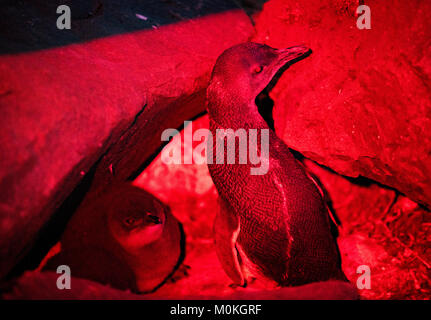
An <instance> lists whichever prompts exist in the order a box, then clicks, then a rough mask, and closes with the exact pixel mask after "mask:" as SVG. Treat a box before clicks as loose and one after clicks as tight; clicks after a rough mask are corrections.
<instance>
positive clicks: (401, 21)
mask: <svg viewBox="0 0 431 320" xmlns="http://www.w3.org/2000/svg"><path fill="white" fill-rule="evenodd" d="M366 4H367V5H368V6H369V7H370V8H371V30H366V29H364V30H359V29H358V28H357V27H356V19H357V16H356V15H355V10H356V7H357V5H358V2H357V1H353V0H339V1H329V0H327V1H326V0H325V1H321V0H312V1H308V2H307V5H304V4H303V3H300V2H298V1H293V0H292V1H290V0H289V1H284V0H272V1H269V2H267V3H266V4H265V5H264V8H263V11H262V12H261V13H260V14H258V16H256V17H255V21H256V26H255V28H256V35H255V37H254V41H257V42H263V43H266V44H268V45H270V46H273V47H277V48H282V47H288V46H292V45H297V44H305V45H307V46H309V47H310V48H311V49H312V50H313V54H312V55H311V56H310V57H308V58H307V59H305V60H303V61H301V62H300V63H297V64H295V65H293V66H292V67H291V68H290V70H288V72H286V73H284V74H283V76H282V77H281V79H280V81H279V83H278V84H277V86H276V87H275V88H274V90H273V91H272V94H271V95H272V97H273V99H274V100H275V106H276V107H275V110H274V120H275V127H276V130H277V132H278V134H279V135H280V136H281V137H282V138H283V139H284V141H286V143H287V144H288V145H289V146H290V147H291V148H293V149H295V150H298V151H300V152H301V153H302V154H303V155H305V156H306V157H308V158H310V159H313V160H315V161H317V162H318V163H320V164H323V165H325V166H327V167H329V168H331V169H333V170H335V171H336V172H338V173H341V174H343V175H347V176H351V177H357V176H365V177H368V178H371V179H373V180H375V181H378V182H380V183H382V184H384V185H387V186H390V187H392V188H395V189H397V190H399V191H400V192H402V193H404V194H405V195H407V196H408V197H409V198H411V199H412V200H415V201H416V202H420V203H422V204H424V205H426V206H428V207H430V206H431V182H430V181H431V161H430V156H431V131H430V130H428V128H429V127H430V125H431V49H430V48H431V2H429V1H410V2H405V1H394V2H391V4H390V5H388V4H387V3H384V2H382V1H367V2H366Z"/></svg>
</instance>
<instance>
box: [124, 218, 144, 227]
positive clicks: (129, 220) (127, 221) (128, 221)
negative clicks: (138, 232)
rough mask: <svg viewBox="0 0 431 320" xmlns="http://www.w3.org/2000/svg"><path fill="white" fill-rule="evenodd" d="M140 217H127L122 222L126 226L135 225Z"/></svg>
mask: <svg viewBox="0 0 431 320" xmlns="http://www.w3.org/2000/svg"><path fill="white" fill-rule="evenodd" d="M141 220H142V219H139V218H134V217H127V218H125V219H124V221H123V222H124V224H125V225H126V226H128V227H134V226H136V225H137V224H138V223H139V222H140V221H141Z"/></svg>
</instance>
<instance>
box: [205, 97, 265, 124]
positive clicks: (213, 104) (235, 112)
mask: <svg viewBox="0 0 431 320" xmlns="http://www.w3.org/2000/svg"><path fill="white" fill-rule="evenodd" d="M226 100H227V101H222V100H221V99H216V100H213V99H212V100H208V103H207V109H208V114H209V117H210V119H211V121H212V122H213V125H214V126H215V129H217V128H223V129H233V130H238V129H246V130H248V129H270V128H269V126H268V124H267V123H266V121H265V120H264V119H263V118H262V116H261V115H260V114H259V112H258V109H257V106H256V104H255V103H254V101H253V100H252V101H248V102H247V101H241V99H235V98H234V99H226Z"/></svg>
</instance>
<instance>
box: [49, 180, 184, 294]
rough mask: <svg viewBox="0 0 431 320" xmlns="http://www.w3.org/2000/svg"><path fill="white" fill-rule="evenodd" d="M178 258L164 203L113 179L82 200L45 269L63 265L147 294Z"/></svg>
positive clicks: (180, 245)
mask: <svg viewBox="0 0 431 320" xmlns="http://www.w3.org/2000/svg"><path fill="white" fill-rule="evenodd" d="M183 257H184V234H183V231H182V227H181V224H180V223H179V222H178V220H176V219H175V217H174V216H173V215H172V213H171V211H170V209H169V207H167V206H166V205H164V204H163V203H162V202H160V201H159V200H158V199H156V198H155V197H154V196H153V195H151V194H150V193H148V192H146V191H145V190H142V189H140V188H138V187H135V186H133V185H131V184H129V183H125V182H124V183H123V182H119V183H115V184H114V185H113V186H112V187H110V189H109V190H107V191H106V192H105V193H103V194H101V195H100V196H98V197H97V198H96V199H91V201H87V203H84V204H83V205H82V206H81V207H80V208H79V209H78V211H77V212H76V213H75V214H74V215H73V217H72V219H71V221H70V222H69V223H68V225H67V227H66V231H65V232H64V234H63V236H62V239H61V252H60V253H59V254H57V255H55V256H54V257H52V258H51V259H50V260H48V262H47V265H46V266H45V267H44V269H45V270H47V269H48V270H50V269H51V270H56V268H57V267H58V266H59V265H63V264H64V265H68V266H69V267H70V269H71V274H72V276H76V277H81V278H86V279H91V280H95V281H98V282H101V283H103V284H109V285H111V286H113V287H115V288H118V289H123V290H126V289H130V290H132V291H133V292H137V293H148V292H152V291H154V290H155V289H157V288H158V287H160V286H161V285H162V284H163V283H164V282H165V281H166V280H167V279H168V278H169V277H170V276H171V275H172V274H173V272H174V271H175V270H176V269H177V268H178V266H179V265H180V263H181V262H182V259H183Z"/></svg>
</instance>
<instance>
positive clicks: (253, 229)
mask: <svg viewBox="0 0 431 320" xmlns="http://www.w3.org/2000/svg"><path fill="white" fill-rule="evenodd" d="M310 53H311V50H310V49H308V48H306V47H303V46H297V47H290V48H287V49H280V50H277V49H273V48H271V47H269V46H266V45H262V44H257V43H244V44H240V45H236V46H234V47H232V48H230V49H228V50H226V51H225V52H224V53H223V54H222V55H221V56H220V57H219V58H218V59H217V62H216V64H215V66H214V69H213V72H212V76H211V81H210V84H209V87H208V89H207V110H208V114H209V118H210V130H211V133H212V134H213V137H216V136H217V131H219V130H227V129H232V131H234V132H236V131H237V130H239V129H245V130H246V131H247V132H250V130H251V129H257V132H259V134H258V139H257V140H258V141H260V138H259V137H261V135H262V134H264V132H267V133H268V135H269V152H268V155H267V157H266V158H265V157H263V158H262V160H261V161H262V162H265V161H266V164H267V166H268V170H267V172H266V173H265V174H260V175H258V174H257V175H252V174H251V171H250V169H251V168H252V167H253V165H252V164H250V163H246V164H239V163H238V158H239V155H238V148H235V150H237V151H236V161H235V162H234V163H233V164H229V163H211V162H209V163H208V168H209V171H210V174H211V177H212V179H213V181H214V184H215V186H216V188H217V190H218V193H219V195H220V210H219V212H218V214H217V217H216V220H215V225H214V232H215V243H216V251H217V255H218V257H219V260H220V262H221V264H222V266H223V269H224V270H225V272H226V273H227V274H228V276H229V277H230V278H231V279H232V280H233V281H234V283H235V284H237V285H242V286H244V285H245V284H246V283H247V279H249V278H252V277H253V278H257V279H259V280H264V282H269V283H270V284H271V285H282V286H292V285H301V284H305V283H309V282H314V281H325V280H329V279H340V280H341V279H342V280H346V278H345V276H344V274H343V272H342V271H341V267H340V258H339V252H338V247H337V244H336V241H335V239H334V237H333V235H332V234H331V228H330V220H329V216H328V210H327V207H326V205H325V203H324V201H323V199H322V196H321V194H320V193H319V190H318V188H317V187H316V185H315V183H314V182H313V181H312V180H311V179H310V178H309V177H308V175H307V173H306V172H305V171H304V168H303V166H302V165H301V164H300V163H298V161H297V160H296V159H295V158H294V156H293V155H292V154H291V153H290V151H289V149H288V147H287V146H286V144H285V143H284V142H283V141H282V140H281V139H280V138H278V137H277V135H276V134H275V132H274V131H273V129H272V128H271V127H272V126H271V124H270V125H268V123H267V121H265V119H264V117H263V116H262V115H261V114H262V110H258V109H260V108H258V106H257V105H256V97H257V96H259V95H260V94H261V93H262V92H265V91H266V90H267V89H268V87H269V85H270V84H272V82H273V81H272V80H273V79H274V78H275V77H276V75H278V74H279V73H280V72H282V71H284V70H285V69H286V68H287V67H288V66H289V65H291V64H292V63H294V62H296V61H298V60H300V59H302V58H304V57H306V56H308V55H309V54H310ZM259 111H261V113H259ZM265 118H266V117H265ZM249 136H250V134H249ZM262 141H263V140H262ZM259 146H260V147H263V145H262V143H258V144H257V149H258V150H250V149H249V150H248V153H249V154H250V153H253V152H254V153H255V154H256V152H257V154H259ZM249 147H250V148H252V145H251V144H249ZM213 152H214V153H216V154H217V152H218V153H220V150H218V149H217V148H216V143H214V145H213ZM221 152H224V154H223V155H222V156H223V157H224V156H225V155H226V150H222V151H221ZM261 153H262V152H261ZM219 155H220V154H219ZM212 162H215V161H212ZM218 162H220V161H218Z"/></svg>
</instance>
